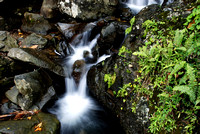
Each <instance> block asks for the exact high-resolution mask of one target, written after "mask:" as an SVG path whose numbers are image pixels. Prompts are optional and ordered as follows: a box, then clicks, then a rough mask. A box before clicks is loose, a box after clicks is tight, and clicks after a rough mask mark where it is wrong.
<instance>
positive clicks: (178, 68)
mask: <svg viewBox="0 0 200 134" xmlns="http://www.w3.org/2000/svg"><path fill="white" fill-rule="evenodd" d="M185 64H186V61H180V62H178V63H176V65H175V67H174V69H173V70H172V72H171V73H170V75H169V80H170V79H171V78H172V75H173V74H176V73H177V72H178V71H179V70H181V69H182V68H183V67H184V66H185Z"/></svg>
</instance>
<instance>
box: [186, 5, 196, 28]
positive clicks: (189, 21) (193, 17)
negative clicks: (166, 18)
mask: <svg viewBox="0 0 200 134" xmlns="http://www.w3.org/2000/svg"><path fill="white" fill-rule="evenodd" d="M184 25H186V26H187V25H189V26H188V27H189V29H190V30H200V5H199V6H198V7H197V8H195V9H193V12H192V13H191V14H190V15H189V16H188V17H187V21H186V23H185V24H184Z"/></svg>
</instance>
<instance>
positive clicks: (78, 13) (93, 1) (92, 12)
mask: <svg viewBox="0 0 200 134" xmlns="http://www.w3.org/2000/svg"><path fill="white" fill-rule="evenodd" d="M117 5H118V0H59V1H58V7H59V9H60V11H61V12H62V13H65V14H67V15H69V16H71V17H73V18H78V19H82V20H88V19H98V18H102V17H105V16H108V15H112V14H113V13H114V11H115V9H116V7H117Z"/></svg>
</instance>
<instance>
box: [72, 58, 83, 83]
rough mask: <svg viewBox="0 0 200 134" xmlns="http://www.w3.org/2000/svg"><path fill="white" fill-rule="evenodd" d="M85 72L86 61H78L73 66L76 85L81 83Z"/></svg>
mask: <svg viewBox="0 0 200 134" xmlns="http://www.w3.org/2000/svg"><path fill="white" fill-rule="evenodd" d="M84 72H85V61H84V60H77V61H75V62H74V64H73V72H72V76H73V77H74V79H75V81H76V83H78V82H79V80H80V78H81V76H82V74H84Z"/></svg>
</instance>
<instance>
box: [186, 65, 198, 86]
mask: <svg viewBox="0 0 200 134" xmlns="http://www.w3.org/2000/svg"><path fill="white" fill-rule="evenodd" d="M186 73H187V75H188V76H189V84H190V85H191V86H192V87H193V86H196V84H197V83H196V81H197V80H196V77H195V71H194V68H192V67H191V66H190V65H189V64H187V66H186Z"/></svg>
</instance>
